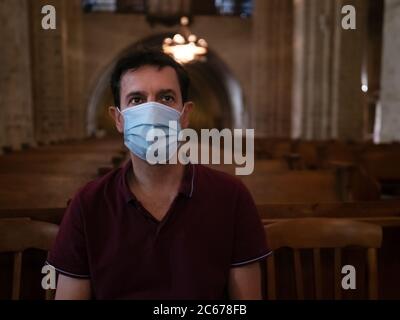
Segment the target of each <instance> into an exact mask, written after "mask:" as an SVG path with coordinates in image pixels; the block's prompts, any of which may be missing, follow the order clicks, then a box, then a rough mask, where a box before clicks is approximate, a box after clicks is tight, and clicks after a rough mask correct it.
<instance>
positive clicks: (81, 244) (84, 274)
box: [47, 193, 90, 278]
mask: <svg viewBox="0 0 400 320" xmlns="http://www.w3.org/2000/svg"><path fill="white" fill-rule="evenodd" d="M85 239H86V237H85V228H84V223H83V220H82V209H81V205H80V200H79V193H78V194H77V195H76V196H75V197H74V198H73V199H72V201H70V202H69V204H68V208H67V210H66V212H65V214H64V217H63V219H62V222H61V225H60V229H59V231H58V234H57V237H56V240H55V242H54V245H53V247H52V249H51V251H50V252H49V255H48V259H47V263H48V264H49V265H51V266H53V267H54V268H55V269H56V271H57V272H59V273H61V274H64V275H66V276H69V277H73V278H89V277H90V273H89V265H88V255H87V248H86V240H85Z"/></svg>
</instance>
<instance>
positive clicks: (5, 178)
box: [0, 139, 125, 209]
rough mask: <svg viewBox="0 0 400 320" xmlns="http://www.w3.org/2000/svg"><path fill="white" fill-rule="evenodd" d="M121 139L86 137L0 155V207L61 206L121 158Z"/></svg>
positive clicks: (115, 164)
mask: <svg viewBox="0 0 400 320" xmlns="http://www.w3.org/2000/svg"><path fill="white" fill-rule="evenodd" d="M121 143H122V142H121V141H119V140H118V141H115V140H112V139H109V140H94V139H90V140H84V141H82V142H72V143H68V144H62V145H54V146H45V147H40V148H37V149H30V150H26V151H21V152H15V153H10V154H7V155H4V156H2V157H0V195H1V196H0V208H7V209H9V208H15V209H17V208H19V209H23V208H25V209H27V208H47V207H61V208H62V207H65V206H66V204H67V201H68V200H69V199H70V198H71V197H72V196H73V195H74V194H75V193H76V192H77V191H78V189H79V188H80V187H82V186H83V185H84V184H85V183H87V182H88V181H90V180H93V179H94V178H96V177H97V176H98V174H99V169H102V170H100V173H105V170H104V168H109V167H111V168H112V167H113V165H114V166H117V165H119V164H120V163H121V162H122V161H123V160H124V153H125V151H124V149H123V148H122V144H121Z"/></svg>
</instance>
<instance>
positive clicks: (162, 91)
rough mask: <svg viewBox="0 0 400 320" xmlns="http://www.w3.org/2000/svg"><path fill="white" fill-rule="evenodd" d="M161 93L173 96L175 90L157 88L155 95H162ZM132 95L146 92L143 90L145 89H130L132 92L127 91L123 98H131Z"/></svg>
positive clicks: (142, 94)
mask: <svg viewBox="0 0 400 320" xmlns="http://www.w3.org/2000/svg"><path fill="white" fill-rule="evenodd" d="M163 94H172V95H173V96H175V97H176V95H177V94H176V92H175V90H173V89H161V90H159V91H158V92H157V96H160V95H163ZM134 96H145V97H146V96H147V92H145V91H132V92H129V93H128V94H127V95H126V96H125V99H126V100H129V99H131V98H132V97H134Z"/></svg>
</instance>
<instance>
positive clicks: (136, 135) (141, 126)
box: [121, 102, 183, 161]
mask: <svg viewBox="0 0 400 320" xmlns="http://www.w3.org/2000/svg"><path fill="white" fill-rule="evenodd" d="M182 113H183V111H182ZM182 113H180V112H179V111H177V110H175V109H173V108H171V107H168V106H166V105H163V104H161V103H157V102H147V103H143V104H140V105H138V106H134V107H128V108H126V109H124V110H123V111H122V112H121V114H122V116H123V117H124V140H125V146H126V147H127V148H128V149H129V150H130V151H131V152H132V153H133V154H135V155H136V156H138V157H139V158H141V159H142V160H145V161H147V160H146V154H147V151H148V150H149V148H151V146H152V145H153V143H154V141H153V139H152V140H150V141H147V138H150V137H151V132H150V133H149V131H151V130H153V129H161V130H162V131H163V132H164V135H165V138H164V139H166V141H164V143H165V145H166V149H165V154H164V155H161V158H164V159H166V160H170V159H171V157H172V156H173V155H174V154H175V153H176V151H177V144H178V135H179V132H180V131H181V126H180V122H179V120H180V117H181V115H182ZM171 121H172V122H171ZM171 124H172V125H171ZM153 132H154V131H153ZM168 151H171V152H168Z"/></svg>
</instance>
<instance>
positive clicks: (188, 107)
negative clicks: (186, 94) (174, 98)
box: [181, 101, 194, 129]
mask: <svg viewBox="0 0 400 320" xmlns="http://www.w3.org/2000/svg"><path fill="white" fill-rule="evenodd" d="M183 107H184V108H185V109H184V110H183V114H182V116H181V127H182V129H186V128H188V127H189V123H190V121H189V119H190V113H191V112H192V110H193V108H194V103H193V102H192V101H188V102H186V103H185V104H184V105H183Z"/></svg>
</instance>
